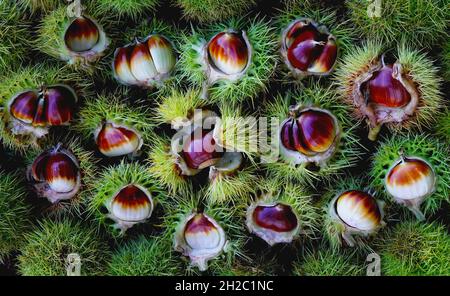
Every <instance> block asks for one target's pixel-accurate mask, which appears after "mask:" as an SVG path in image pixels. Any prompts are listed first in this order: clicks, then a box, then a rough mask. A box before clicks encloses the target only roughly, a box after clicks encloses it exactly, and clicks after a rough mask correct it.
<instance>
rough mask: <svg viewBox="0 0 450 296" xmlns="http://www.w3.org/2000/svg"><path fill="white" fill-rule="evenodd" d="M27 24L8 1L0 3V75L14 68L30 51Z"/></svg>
mask: <svg viewBox="0 0 450 296" xmlns="http://www.w3.org/2000/svg"><path fill="white" fill-rule="evenodd" d="M29 32H30V31H29V27H28V22H27V21H26V20H24V19H23V17H22V16H21V15H20V12H19V10H18V9H17V7H16V6H14V5H13V4H12V2H9V1H1V2H0V40H1V42H0V73H2V72H3V71H6V69H8V68H16V67H18V66H19V65H20V63H21V62H23V61H24V60H25V58H26V57H27V53H29V51H30V44H29V43H30V40H31V36H30V33H29Z"/></svg>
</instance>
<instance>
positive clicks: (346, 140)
mask: <svg viewBox="0 0 450 296" xmlns="http://www.w3.org/2000/svg"><path fill="white" fill-rule="evenodd" d="M296 104H297V105H299V106H302V108H303V107H304V108H309V107H313V108H318V109H317V110H319V109H320V110H324V111H326V112H330V114H332V115H333V116H334V117H335V118H336V119H337V122H338V131H339V133H340V137H339V139H337V142H336V144H337V145H335V147H334V152H333V154H332V156H331V157H330V158H329V159H327V160H326V161H325V163H324V164H323V165H320V166H318V165H316V166H317V169H314V168H313V167H311V164H310V163H300V164H295V163H290V162H289V161H286V160H284V159H283V158H282V157H281V154H280V145H283V143H281V142H280V141H279V138H278V134H279V132H280V130H281V124H282V123H283V121H284V120H285V119H287V118H288V117H289V107H290V106H291V105H296ZM348 112H349V108H348V107H346V106H345V105H342V104H341V103H340V102H339V98H338V96H337V95H336V92H335V90H333V88H331V87H326V88H324V87H321V86H320V85H319V84H317V83H315V84H312V85H311V86H309V87H306V88H303V89H302V90H301V91H298V92H288V93H287V94H286V95H284V96H283V95H278V96H276V97H275V98H273V99H272V100H271V101H269V102H267V104H266V107H265V113H264V114H265V116H267V117H268V118H269V119H270V120H272V121H273V120H276V121H277V122H278V123H277V124H276V125H273V126H269V129H271V131H270V142H269V143H268V144H269V145H270V146H269V147H268V148H269V149H270V150H268V151H265V152H264V153H263V156H264V157H265V158H266V160H265V163H264V164H263V165H264V166H265V167H266V170H267V173H268V176H269V177H274V178H276V179H278V180H280V181H282V180H287V181H296V182H303V183H307V184H310V185H312V186H315V184H316V183H317V181H318V180H325V181H327V182H331V181H330V180H331V179H332V178H333V177H335V176H337V175H339V174H341V173H342V171H343V170H344V169H345V168H349V167H353V166H355V165H356V162H357V161H358V159H359V157H360V155H361V152H362V150H363V149H364V148H363V147H362V146H361V144H360V143H359V141H358V139H357V138H356V135H355V130H356V128H357V125H358V124H357V123H355V122H354V121H352V119H351V118H350V117H349V116H348ZM272 124H274V123H272Z"/></svg>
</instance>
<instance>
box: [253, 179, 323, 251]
mask: <svg viewBox="0 0 450 296" xmlns="http://www.w3.org/2000/svg"><path fill="white" fill-rule="evenodd" d="M260 183H261V184H260V186H259V187H258V189H259V190H260V195H259V196H257V197H256V198H254V199H253V200H251V201H250V202H249V204H248V205H247V210H246V226H247V229H248V231H249V232H250V233H252V234H254V235H256V236H257V237H259V238H261V239H263V240H264V241H265V242H266V243H267V244H268V245H269V246H273V245H275V244H278V243H291V242H292V241H293V240H297V239H299V238H302V239H303V240H305V239H308V238H313V237H315V235H316V233H315V232H316V230H317V226H318V219H319V218H320V216H319V212H318V209H317V208H316V207H315V206H314V204H313V201H312V197H311V195H310V194H309V193H308V192H305V190H304V189H303V188H302V186H300V185H293V184H289V183H287V184H283V186H282V185H281V184H280V183H278V182H276V181H274V180H266V179H264V180H261V182H260ZM281 188H283V189H281Z"/></svg>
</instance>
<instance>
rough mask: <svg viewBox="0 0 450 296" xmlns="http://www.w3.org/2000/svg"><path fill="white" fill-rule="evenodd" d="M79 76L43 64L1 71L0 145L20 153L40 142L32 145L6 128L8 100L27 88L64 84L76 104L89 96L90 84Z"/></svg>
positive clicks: (23, 136) (31, 142)
mask: <svg viewBox="0 0 450 296" xmlns="http://www.w3.org/2000/svg"><path fill="white" fill-rule="evenodd" d="M85 78H86V77H84V76H83V75H80V74H78V73H74V72H70V71H67V69H61V68H60V67H58V65H57V64H56V65H49V64H46V63H43V64H39V65H36V66H26V67H20V68H18V69H14V70H13V71H9V72H5V73H4V75H2V77H1V78H0V80H1V81H2V83H1V84H0V107H3V110H0V116H1V117H2V120H0V136H1V138H3V144H4V145H5V146H6V147H8V148H10V149H12V150H15V151H19V152H24V151H25V150H26V149H27V148H29V147H33V146H34V147H39V145H40V144H42V141H38V142H36V139H35V138H34V137H31V136H26V135H14V134H12V133H11V131H10V129H9V128H8V122H9V118H10V115H9V112H5V111H7V110H8V107H9V103H10V100H11V99H12V97H13V96H14V95H16V94H18V93H19V92H21V91H25V90H29V89H39V88H40V87H41V86H42V85H55V84H65V85H68V86H70V87H71V88H73V89H74V91H75V93H76V94H77V96H78V101H80V100H81V99H82V98H83V97H85V96H89V95H90V92H89V87H90V86H91V84H92V82H90V81H88V80H86V79H85Z"/></svg>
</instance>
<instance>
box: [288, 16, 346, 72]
mask: <svg viewBox="0 0 450 296" xmlns="http://www.w3.org/2000/svg"><path fill="white" fill-rule="evenodd" d="M281 39H282V42H281V55H282V57H283V58H284V63H285V64H286V66H287V67H288V69H289V70H290V71H291V73H292V74H293V76H295V77H298V78H303V77H305V76H311V75H316V76H323V75H328V74H330V72H331V71H333V69H334V66H335V64H336V60H337V54H338V47H337V44H336V37H334V36H333V35H332V34H331V33H330V32H329V31H328V29H327V28H325V27H324V26H319V25H318V24H316V23H315V22H314V21H312V20H310V19H307V18H302V19H297V20H295V21H293V22H292V23H291V24H289V26H288V27H287V28H286V29H285V30H284V31H283V33H282V36H281Z"/></svg>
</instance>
